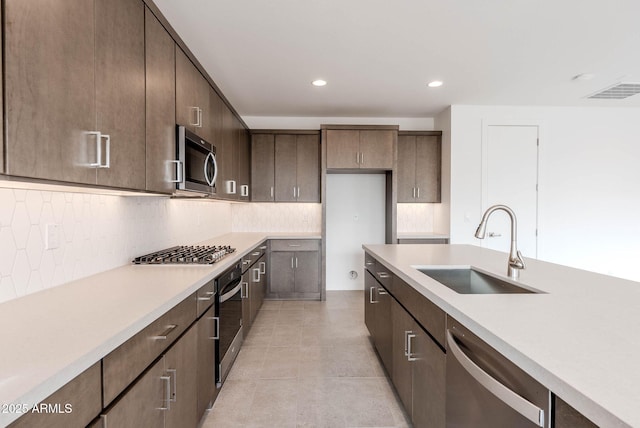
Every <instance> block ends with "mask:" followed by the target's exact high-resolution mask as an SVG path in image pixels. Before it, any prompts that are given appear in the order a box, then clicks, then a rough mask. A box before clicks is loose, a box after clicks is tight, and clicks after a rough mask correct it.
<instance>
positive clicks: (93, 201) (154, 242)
mask: <svg viewBox="0 0 640 428" xmlns="http://www.w3.org/2000/svg"><path fill="white" fill-rule="evenodd" d="M51 225H57V235H58V238H59V239H58V247H57V248H55V249H46V245H47V229H48V226H49V228H50V227H51ZM230 231H231V204H230V203H227V202H209V201H192V200H179V199H169V198H166V197H130V196H128V197H123V196H111V195H94V194H81V193H63V192H49V191H40V190H23V189H5V188H0V302H3V301H7V300H11V299H14V298H16V297H20V296H23V295H26V294H29V293H33V292H36V291H38V290H42V289H45V288H50V287H54V286H56V285H60V284H63V283H66V282H69V281H73V280H75V279H79V278H83V277H86V276H89V275H93V274H95V273H98V272H103V271H105V270H108V269H112V268H115V267H118V266H122V265H125V264H127V263H129V262H130V261H131V259H133V258H134V257H136V256H139V255H141V254H145V253H148V252H151V251H154V250H158V249H162V248H166V247H170V246H173V245H179V244H193V243H196V242H200V241H202V240H204V239H207V238H209V237H215V236H218V235H222V234H225V233H229V232H230ZM54 235H55V233H54Z"/></svg>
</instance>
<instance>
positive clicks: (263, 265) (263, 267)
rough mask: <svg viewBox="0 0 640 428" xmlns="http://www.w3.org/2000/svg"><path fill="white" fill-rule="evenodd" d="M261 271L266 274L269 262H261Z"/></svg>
mask: <svg viewBox="0 0 640 428" xmlns="http://www.w3.org/2000/svg"><path fill="white" fill-rule="evenodd" d="M259 265H260V273H261V274H262V275H265V274H266V273H267V263H266V262H260V263H259Z"/></svg>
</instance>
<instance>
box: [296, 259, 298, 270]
mask: <svg viewBox="0 0 640 428" xmlns="http://www.w3.org/2000/svg"><path fill="white" fill-rule="evenodd" d="M296 269H298V258H297V257H296Z"/></svg>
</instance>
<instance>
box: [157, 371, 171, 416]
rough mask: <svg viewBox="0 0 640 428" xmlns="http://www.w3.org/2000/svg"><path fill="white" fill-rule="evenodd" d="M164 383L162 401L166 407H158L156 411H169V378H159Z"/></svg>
mask: <svg viewBox="0 0 640 428" xmlns="http://www.w3.org/2000/svg"><path fill="white" fill-rule="evenodd" d="M160 379H162V381H163V382H164V387H165V388H164V394H165V395H164V399H163V400H162V401H164V402H165V403H166V406H163V407H158V410H171V376H160Z"/></svg>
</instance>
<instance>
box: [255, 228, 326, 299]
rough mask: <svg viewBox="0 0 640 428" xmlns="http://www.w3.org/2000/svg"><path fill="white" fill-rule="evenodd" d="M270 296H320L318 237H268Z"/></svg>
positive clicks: (284, 297)
mask: <svg viewBox="0 0 640 428" xmlns="http://www.w3.org/2000/svg"><path fill="white" fill-rule="evenodd" d="M269 245H270V253H269V268H270V269H269V271H270V275H269V292H268V293H267V296H266V297H267V298H270V299H315V300H318V299H320V241H319V240H316V239H273V240H270V241H269Z"/></svg>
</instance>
